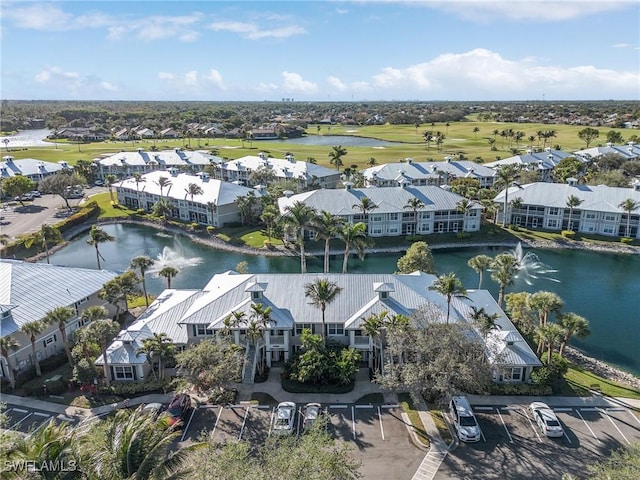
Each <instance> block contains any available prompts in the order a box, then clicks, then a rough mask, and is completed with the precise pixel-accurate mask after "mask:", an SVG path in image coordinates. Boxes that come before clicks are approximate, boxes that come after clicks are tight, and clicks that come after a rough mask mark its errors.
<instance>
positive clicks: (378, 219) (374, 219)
mask: <svg viewBox="0 0 640 480" xmlns="http://www.w3.org/2000/svg"><path fill="white" fill-rule="evenodd" d="M369 220H371V221H372V222H381V221H382V215H380V214H377V215H371V216H370V217H369Z"/></svg>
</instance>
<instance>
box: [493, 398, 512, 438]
mask: <svg viewBox="0 0 640 480" xmlns="http://www.w3.org/2000/svg"><path fill="white" fill-rule="evenodd" d="M496 412H498V416H499V417H500V421H501V422H502V426H503V427H504V431H505V432H507V435H508V436H509V442H510V443H513V438H512V437H511V434H510V433H509V429H508V428H507V424H506V423H504V418H502V414H501V413H500V409H499V408H498V407H496Z"/></svg>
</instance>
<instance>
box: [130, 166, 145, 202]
mask: <svg viewBox="0 0 640 480" xmlns="http://www.w3.org/2000/svg"><path fill="white" fill-rule="evenodd" d="M133 181H134V182H136V201H137V202H138V208H141V207H140V184H141V183H144V182H146V181H147V179H146V178H144V177H143V176H142V174H141V173H138V172H136V173H134V174H133Z"/></svg>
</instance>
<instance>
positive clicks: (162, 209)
mask: <svg viewBox="0 0 640 480" xmlns="http://www.w3.org/2000/svg"><path fill="white" fill-rule="evenodd" d="M172 210H173V204H172V203H171V200H169V199H168V198H166V197H160V198H159V199H158V201H157V202H156V203H154V204H153V215H154V216H156V217H162V218H163V220H164V221H165V222H166V221H167V216H168V215H169V214H170V213H171V211H172Z"/></svg>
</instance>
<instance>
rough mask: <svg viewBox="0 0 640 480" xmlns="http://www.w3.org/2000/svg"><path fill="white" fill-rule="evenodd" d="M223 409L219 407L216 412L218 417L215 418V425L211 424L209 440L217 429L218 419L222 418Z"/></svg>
mask: <svg viewBox="0 0 640 480" xmlns="http://www.w3.org/2000/svg"><path fill="white" fill-rule="evenodd" d="M223 409H224V407H223V406H222V405H220V410H218V415H217V416H216V423H214V424H213V430H211V438H213V436H214V435H215V433H216V428H218V422H219V421H220V417H221V416H222V410H223Z"/></svg>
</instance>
